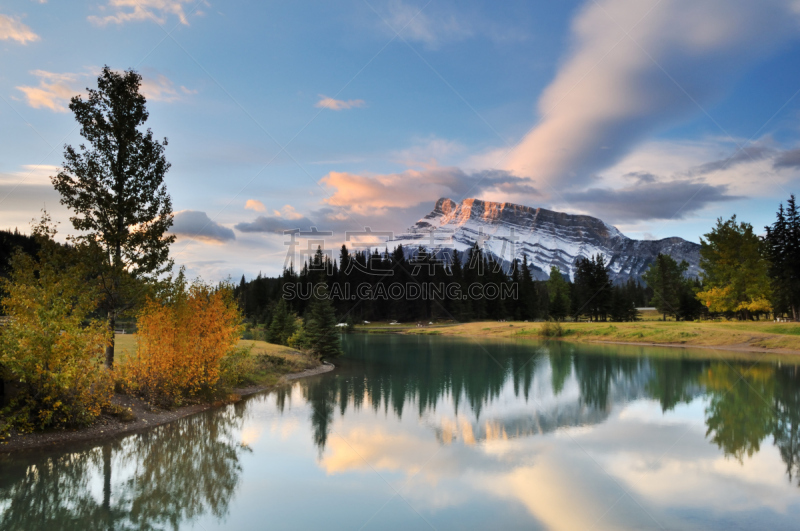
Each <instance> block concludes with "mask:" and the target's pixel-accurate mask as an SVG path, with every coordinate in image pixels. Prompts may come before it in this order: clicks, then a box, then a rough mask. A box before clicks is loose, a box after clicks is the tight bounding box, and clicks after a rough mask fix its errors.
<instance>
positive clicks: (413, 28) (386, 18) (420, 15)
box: [380, 0, 474, 48]
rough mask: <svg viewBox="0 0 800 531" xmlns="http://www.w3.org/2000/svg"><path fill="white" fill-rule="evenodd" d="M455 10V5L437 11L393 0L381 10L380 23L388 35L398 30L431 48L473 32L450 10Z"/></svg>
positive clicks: (409, 38)
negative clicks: (451, 7) (452, 7)
mask: <svg viewBox="0 0 800 531" xmlns="http://www.w3.org/2000/svg"><path fill="white" fill-rule="evenodd" d="M458 12H459V11H458V10H455V9H451V10H441V11H439V12H437V11H435V10H434V9H433V8H431V7H429V6H428V5H426V4H420V5H418V6H414V5H410V4H406V3H404V2H402V1H401V0H393V1H391V2H389V3H388V5H387V9H386V10H385V11H384V13H382V14H381V18H382V19H383V20H382V21H381V22H380V24H381V25H382V27H383V28H384V29H385V30H387V31H388V32H389V33H390V34H391V35H392V36H394V32H398V33H399V34H400V35H401V36H402V37H403V38H404V39H406V40H409V41H415V42H421V43H424V44H425V45H427V46H428V47H431V48H435V47H436V46H438V45H439V44H440V43H441V42H445V41H458V40H462V39H465V38H468V37H470V36H472V35H473V33H474V31H473V29H472V27H471V25H470V24H469V23H467V22H466V20H464V18H463V17H457V16H456V15H455V14H454V13H458Z"/></svg>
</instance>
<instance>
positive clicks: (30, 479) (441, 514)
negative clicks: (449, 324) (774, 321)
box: [0, 335, 800, 530]
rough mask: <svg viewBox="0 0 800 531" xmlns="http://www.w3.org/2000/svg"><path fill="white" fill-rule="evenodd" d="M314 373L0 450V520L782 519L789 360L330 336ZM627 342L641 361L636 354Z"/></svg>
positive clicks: (620, 524) (377, 525)
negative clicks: (9, 452) (144, 428)
mask: <svg viewBox="0 0 800 531" xmlns="http://www.w3.org/2000/svg"><path fill="white" fill-rule="evenodd" d="M346 349H347V352H348V355H347V358H346V359H343V360H341V363H339V365H340V366H339V368H337V370H336V371H335V372H334V373H331V374H329V375H324V376H321V377H316V378H313V379H307V380H301V381H298V382H296V383H294V384H293V385H292V386H291V387H289V388H287V389H285V390H284V391H282V392H277V393H271V394H269V395H262V396H258V397H253V398H251V399H249V400H247V401H245V402H243V403H240V404H237V405H235V406H231V407H229V408H228V409H226V410H224V411H219V412H215V413H209V414H203V415H198V416H195V417H192V418H189V419H184V420H183V421H180V422H178V423H175V424H172V425H169V426H165V427H162V428H159V429H157V430H154V431H151V432H148V433H146V434H142V435H135V436H131V437H127V438H125V439H122V440H120V441H116V442H114V443H113V444H108V445H105V446H103V447H96V448H84V449H75V450H73V453H69V454H66V453H51V454H39V455H30V456H26V457H24V458H16V459H15V460H9V459H5V460H2V461H0V465H2V467H1V468H0V528H2V529H16V528H20V529H44V528H48V529H58V528H64V529H86V528H94V527H97V528H113V529H141V528H144V529H148V528H166V529H172V528H194V529H207V530H210V529H216V528H229V529H263V528H264V527H269V528H285V529H298V528H311V527H312V526H321V527H323V526H324V527H325V528H326V529H340V528H341V529H360V528H362V526H365V527H364V528H365V529H369V528H374V529H408V528H430V527H433V528H436V529H462V528H471V529H479V528H489V527H492V528H497V527H502V528H504V529H513V528H527V529H530V528H542V529H576V528H582V529H588V528H595V529H605V528H629V529H647V528H652V529H661V528H667V529H671V528H681V529H729V528H732V527H734V528H741V529H766V528H771V529H782V528H792V526H793V525H796V522H797V521H798V516H800V488H798V486H797V477H796V474H797V468H798V465H797V460H798V457H799V456H800V442H799V440H800V371H798V368H797V367H796V366H795V365H786V364H780V365H779V364H777V363H756V364H754V363H753V361H752V359H750V360H741V361H737V360H735V359H730V358H723V357H722V355H721V354H720V353H716V352H714V351H704V352H702V353H700V354H699V355H693V356H691V357H688V354H689V353H687V352H684V351H681V350H677V349H661V350H657V349H652V348H643V347H642V348H640V347H618V346H613V347H610V346H589V345H575V344H569V343H548V344H537V343H530V342H525V343H510V342H505V343H499V342H491V341H486V342H476V341H473V340H469V339H459V338H456V339H451V338H441V337H409V336H367V335H350V336H346ZM645 353H647V354H651V356H645Z"/></svg>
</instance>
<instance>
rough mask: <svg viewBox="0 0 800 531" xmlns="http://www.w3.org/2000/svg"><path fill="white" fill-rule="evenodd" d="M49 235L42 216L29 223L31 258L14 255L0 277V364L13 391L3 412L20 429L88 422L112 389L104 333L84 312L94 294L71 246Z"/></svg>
mask: <svg viewBox="0 0 800 531" xmlns="http://www.w3.org/2000/svg"><path fill="white" fill-rule="evenodd" d="M54 234H55V230H54V229H53V228H52V226H51V225H49V218H48V217H47V215H46V214H45V216H44V218H43V220H42V223H41V224H40V225H39V226H37V227H36V228H35V229H34V235H35V236H36V237H37V242H38V243H39V245H40V247H41V250H40V252H39V255H38V257H37V258H36V259H34V258H33V257H31V256H29V255H26V254H23V253H17V254H16V255H15V256H14V257H13V258H12V261H11V265H12V270H11V275H10V278H8V279H7V280H3V281H2V288H3V291H5V297H4V298H3V301H2V306H3V310H4V312H5V314H6V315H7V316H9V320H8V323H7V325H6V326H5V327H4V328H3V330H2V334H0V366H2V367H4V368H5V370H4V372H5V374H4V375H3V376H4V377H5V378H7V379H9V380H11V381H12V382H14V383H15V385H16V386H17V387H18V389H19V393H18V394H17V395H16V396H15V397H14V398H13V400H12V402H11V404H10V406H9V407H8V408H7V409H6V411H5V415H4V416H5V417H6V420H8V421H9V422H10V424H11V425H13V426H14V427H16V428H17V429H19V430H20V431H31V430H34V429H44V428H57V427H66V426H80V425H87V424H90V423H91V422H92V421H94V420H95V419H96V418H97V417H98V416H99V415H100V412H101V410H102V409H103V408H104V407H106V406H107V405H108V404H109V403H110V400H111V395H112V391H113V383H112V378H111V374H110V372H109V371H108V370H107V369H106V368H105V367H104V365H103V359H104V352H105V347H106V344H107V343H108V340H109V332H108V330H107V328H106V326H105V323H104V321H101V320H98V319H93V318H91V315H92V313H93V312H94V310H95V309H96V307H97V303H98V301H99V299H100V293H99V292H98V290H97V289H95V287H94V286H93V285H92V284H91V282H87V278H88V277H87V271H86V268H84V267H82V266H81V264H80V263H79V261H78V260H76V259H75V258H76V252H77V250H76V249H70V248H66V247H62V246H59V245H58V244H56V243H55V242H54V241H53V240H52V236H53V235H54ZM0 428H2V427H1V426H0Z"/></svg>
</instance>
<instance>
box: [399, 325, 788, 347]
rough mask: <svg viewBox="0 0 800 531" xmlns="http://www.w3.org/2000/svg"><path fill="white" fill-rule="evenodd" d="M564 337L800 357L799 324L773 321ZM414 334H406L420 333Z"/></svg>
mask: <svg viewBox="0 0 800 531" xmlns="http://www.w3.org/2000/svg"><path fill="white" fill-rule="evenodd" d="M543 324H544V323H514V326H509V324H508V323H491V322H478V323H465V324H459V325H453V326H446V327H437V329H438V330H439V331H440V333H441V334H443V335H454V336H458V335H464V336H479V337H517V338H524V337H532V338H536V337H544V335H545V334H544V333H543V332H542V326H543ZM561 326H562V328H563V333H562V338H564V339H566V340H570V341H607V342H628V343H656V344H666V345H687V346H689V345H696V346H709V347H722V348H724V347H726V346H727V347H734V348H764V349H769V350H783V351H791V352H796V353H798V354H800V323H780V324H779V323H774V322H772V321H746V322H745V321H701V322H684V321H680V322H676V321H656V320H648V321H639V322H635V323H607V322H606V323H602V322H601V323H589V322H577V323H576V322H570V321H568V322H564V323H562V324H561ZM423 330H424V329H416V330H415V329H411V330H407V331H405V333H407V334H422V333H425V332H423Z"/></svg>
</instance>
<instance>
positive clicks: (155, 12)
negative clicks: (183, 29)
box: [88, 0, 195, 26]
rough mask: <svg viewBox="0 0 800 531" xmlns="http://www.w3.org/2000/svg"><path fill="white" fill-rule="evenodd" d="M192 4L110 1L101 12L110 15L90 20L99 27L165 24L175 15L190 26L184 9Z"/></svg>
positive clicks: (170, 0)
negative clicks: (149, 22) (149, 23)
mask: <svg viewBox="0 0 800 531" xmlns="http://www.w3.org/2000/svg"><path fill="white" fill-rule="evenodd" d="M192 4H195V2H194V0H108V4H107V5H104V6H100V10H101V12H110V13H111V14H110V15H104V16H95V15H91V16H89V17H88V19H89V21H90V22H92V23H93V24H97V25H98V26H105V25H107V24H124V23H125V22H142V21H145V20H150V21H153V22H155V23H157V24H164V23H166V21H167V16H168V15H174V16H176V17H178V20H179V21H180V23H181V24H184V25H188V24H189V20H188V19H187V15H186V12H185V11H184V9H183V8H184V6H189V7H191V6H192Z"/></svg>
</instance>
